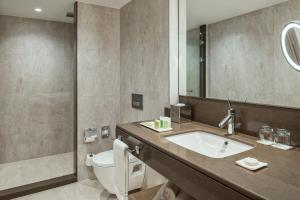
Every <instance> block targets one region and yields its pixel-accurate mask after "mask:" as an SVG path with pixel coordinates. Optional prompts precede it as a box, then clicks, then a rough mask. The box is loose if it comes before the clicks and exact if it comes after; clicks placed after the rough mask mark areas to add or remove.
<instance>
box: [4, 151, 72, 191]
mask: <svg viewBox="0 0 300 200" xmlns="http://www.w3.org/2000/svg"><path fill="white" fill-rule="evenodd" d="M73 163H74V153H73V152H70V153H64V154H57V155H53V156H46V157H41V158H35V159H29V160H23V161H18V162H12V163H5V164H0V190H6V189H10V188H14V187H18V186H22V185H27V184H30V183H35V182H39V181H44V180H48V179H52V178H56V177H60V176H64V175H69V174H73V173H74V164H73Z"/></svg>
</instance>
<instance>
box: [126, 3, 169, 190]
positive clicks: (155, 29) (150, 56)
mask: <svg viewBox="0 0 300 200" xmlns="http://www.w3.org/2000/svg"><path fill="white" fill-rule="evenodd" d="M168 18H169V4H168V1H165V0H151V1H149V0H133V1H131V2H130V3H129V4H127V5H126V6H124V7H123V8H121V88H120V89H121V96H120V105H121V107H120V108H121V112H120V121H121V122H122V123H125V122H134V121H143V120H151V119H154V118H157V117H159V116H161V115H163V113H164V112H163V111H164V107H165V106H167V105H168V104H169V75H168V74H169V62H168V59H169V49H168V47H169V43H168V41H169V24H168V23H169V20H168ZM132 93H139V94H143V95H144V109H143V111H140V110H136V109H133V108H132V107H131V94H132ZM146 172H147V173H146V176H145V184H144V186H145V187H146V188H147V187H151V186H155V185H157V184H161V183H162V182H163V180H164V178H163V177H162V176H161V175H159V174H158V173H157V172H155V171H154V170H152V169H151V168H148V167H147V170H146Z"/></svg>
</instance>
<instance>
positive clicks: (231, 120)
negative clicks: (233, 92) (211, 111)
mask: <svg viewBox="0 0 300 200" xmlns="http://www.w3.org/2000/svg"><path fill="white" fill-rule="evenodd" d="M228 105H229V110H228V115H227V116H226V117H225V118H224V119H223V120H222V121H221V122H220V123H219V127H220V128H224V127H225V126H226V125H227V126H228V135H233V134H234V133H235V110H234V109H233V108H232V105H231V102H230V100H229V99H228Z"/></svg>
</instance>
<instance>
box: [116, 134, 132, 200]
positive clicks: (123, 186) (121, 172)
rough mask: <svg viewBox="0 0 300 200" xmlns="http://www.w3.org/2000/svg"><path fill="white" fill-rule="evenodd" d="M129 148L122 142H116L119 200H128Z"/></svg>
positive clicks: (117, 191)
mask: <svg viewBox="0 0 300 200" xmlns="http://www.w3.org/2000/svg"><path fill="white" fill-rule="evenodd" d="M128 159H129V157H128V146H127V145H126V144H125V143H123V142H122V141H120V140H118V139H116V140H115V141H114V164H115V167H114V176H115V177H114V183H115V192H116V195H117V198H118V200H127V199H128V184H129V183H128V163H129V161H128Z"/></svg>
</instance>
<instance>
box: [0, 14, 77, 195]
mask: <svg viewBox="0 0 300 200" xmlns="http://www.w3.org/2000/svg"><path fill="white" fill-rule="evenodd" d="M74 33H75V27H74V24H73V23H66V22H54V21H46V20H39V19H30V18H23V17H14V16H6V15H0V199H1V193H2V194H8V193H10V192H13V191H19V192H20V191H22V189H24V190H25V188H27V189H28V188H37V187H38V186H39V185H42V186H44V187H45V186H46V185H47V183H49V184H50V183H52V184H53V183H55V182H59V181H61V180H63V179H64V178H65V180H68V179H70V177H73V179H74V177H76V164H75V163H76V153H75V152H76V145H75V141H76V134H75V131H76V89H75V88H76V69H75V66H76V63H75V57H76V53H75V52H76V51H75V47H76V45H75V42H74V41H75V34H74Z"/></svg>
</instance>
